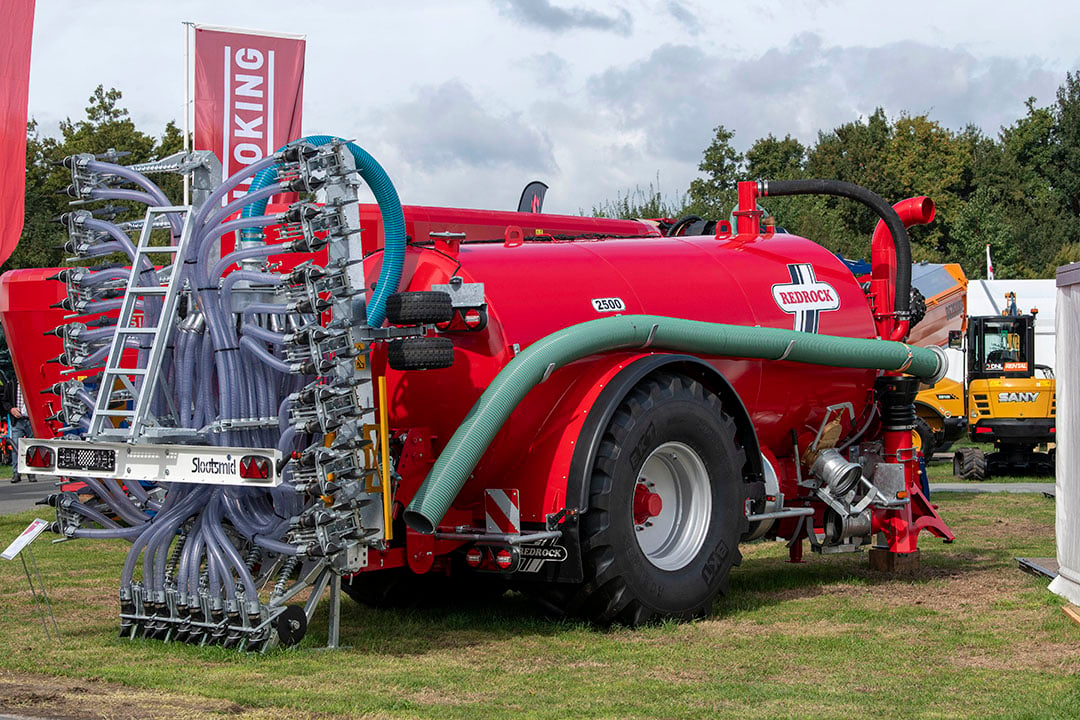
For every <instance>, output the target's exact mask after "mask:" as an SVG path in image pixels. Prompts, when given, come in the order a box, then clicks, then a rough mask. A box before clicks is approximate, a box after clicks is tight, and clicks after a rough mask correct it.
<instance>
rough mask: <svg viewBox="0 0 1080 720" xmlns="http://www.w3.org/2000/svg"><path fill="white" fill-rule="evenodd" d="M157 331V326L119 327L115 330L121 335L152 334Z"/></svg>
mask: <svg viewBox="0 0 1080 720" xmlns="http://www.w3.org/2000/svg"><path fill="white" fill-rule="evenodd" d="M157 331H158V328H156V327H149V328H148V327H129V328H122V329H119V330H117V331H116V332H117V333H121V334H123V335H153V334H155V333H157Z"/></svg>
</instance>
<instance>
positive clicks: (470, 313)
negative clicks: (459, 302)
mask: <svg viewBox="0 0 1080 720" xmlns="http://www.w3.org/2000/svg"><path fill="white" fill-rule="evenodd" d="M461 320H462V322H464V323H465V327H467V328H469V329H470V330H479V329H480V327H481V326H482V325H483V323H484V316H483V315H482V314H481V313H480V311H479V310H476V309H475V308H474V309H471V310H466V311H465V314H464V315H462V316H461Z"/></svg>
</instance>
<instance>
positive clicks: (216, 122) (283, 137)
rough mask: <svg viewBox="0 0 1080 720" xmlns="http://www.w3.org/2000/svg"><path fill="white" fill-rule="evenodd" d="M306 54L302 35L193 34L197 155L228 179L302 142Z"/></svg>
mask: <svg viewBox="0 0 1080 720" xmlns="http://www.w3.org/2000/svg"><path fill="white" fill-rule="evenodd" d="M305 46H306V41H305V40H304V36H303V35H281V34H267V33H263V32H258V31H247V30H235V29H231V28H217V27H209V26H206V25H196V26H195V149H196V150H212V151H213V152H214V153H215V154H216V155H217V156H218V158H219V159H220V160H221V167H222V179H224V178H227V177H229V176H230V175H232V174H234V173H236V172H238V171H239V170H242V169H243V168H244V167H245V166H247V165H251V164H252V163H255V162H258V161H259V160H261V159H263V158H264V157H266V156H267V155H271V154H273V153H274V151H276V150H277V149H278V148H279V147H281V146H282V145H284V144H285V143H287V142H289V141H290V140H296V139H297V138H299V137H301V135H300V120H301V109H302V106H303V97H304V50H305ZM249 185H250V179H249V180H248V181H246V182H244V183H241V184H240V185H239V186H237V188H236V189H235V190H233V192H232V194H231V195H230V197H228V198H226V200H233V199H235V198H236V197H239V196H241V195H243V194H244V193H245V192H247V189H248V187H249Z"/></svg>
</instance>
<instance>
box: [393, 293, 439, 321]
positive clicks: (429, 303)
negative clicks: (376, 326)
mask: <svg viewBox="0 0 1080 720" xmlns="http://www.w3.org/2000/svg"><path fill="white" fill-rule="evenodd" d="M453 318H454V305H453V302H452V301H451V300H450V296H449V295H448V294H447V293H444V292H441V291H437V290H421V291H417V292H399V293H394V294H393V295H391V296H390V297H388V298H386V319H387V320H388V321H389V322H390V323H391V324H392V325H421V324H425V323H427V324H434V323H441V322H449V321H450V320H453Z"/></svg>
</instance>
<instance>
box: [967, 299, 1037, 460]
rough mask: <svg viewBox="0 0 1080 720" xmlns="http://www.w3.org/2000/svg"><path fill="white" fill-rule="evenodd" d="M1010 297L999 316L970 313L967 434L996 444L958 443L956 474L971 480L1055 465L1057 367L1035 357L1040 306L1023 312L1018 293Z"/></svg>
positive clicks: (981, 440)
mask: <svg viewBox="0 0 1080 720" xmlns="http://www.w3.org/2000/svg"><path fill="white" fill-rule="evenodd" d="M1005 299H1006V301H1007V305H1006V309H1005V311H1004V312H1003V313H1002V314H1001V315H987V316H981V317H969V318H968V327H967V333H966V335H965V336H964V340H963V349H964V354H965V358H966V364H965V373H964V377H965V380H966V383H967V393H966V395H965V413H966V416H967V420H968V422H967V428H968V436H969V437H970V438H971V439H972V440H974V441H976V442H992V443H993V444H994V451H993V452H991V453H985V452H984V451H983V450H981V449H980V448H974V447H967V448H960V449H959V450H957V452H956V454H955V455H954V456H953V474H954V475H957V476H959V477H961V478H963V479H965V480H982V479H985V478H988V477H991V476H993V475H1001V474H1007V473H1025V474H1029V473H1030V474H1053V472H1054V440H1055V437H1056V436H1055V434H1054V433H1055V430H1056V428H1055V415H1056V411H1057V392H1056V385H1055V381H1054V374H1053V371H1052V370H1051V369H1050V368H1049V367H1047V366H1045V365H1036V364H1035V317H1036V315H1037V314H1038V312H1039V311H1038V310H1037V309H1034V308H1033V309H1032V311H1031V312H1030V313H1028V314H1026V315H1025V314H1021V313H1020V311H1019V310H1018V309H1017V307H1016V293H1007V294H1006V295H1005Z"/></svg>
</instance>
